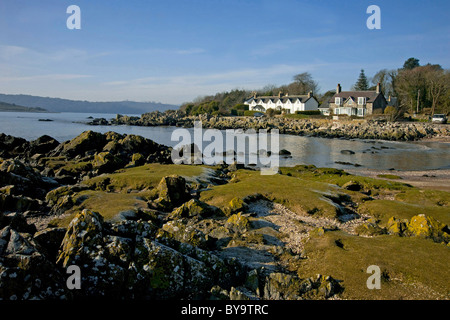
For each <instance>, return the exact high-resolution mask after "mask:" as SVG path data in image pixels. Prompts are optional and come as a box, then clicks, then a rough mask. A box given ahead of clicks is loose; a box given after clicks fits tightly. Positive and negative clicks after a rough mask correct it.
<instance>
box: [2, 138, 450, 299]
mask: <svg viewBox="0 0 450 320" xmlns="http://www.w3.org/2000/svg"><path fill="white" fill-rule="evenodd" d="M171 151H172V149H171V148H169V147H166V146H163V145H159V144H157V143H155V142H153V141H151V140H149V139H145V138H143V137H140V136H136V135H125V134H124V135H122V134H118V133H115V132H107V133H104V134H101V133H97V132H93V131H86V132H84V133H82V134H80V135H79V136H77V137H76V138H74V139H72V140H69V141H65V142H62V143H60V142H58V141H56V140H55V139H53V138H51V137H49V136H43V137H40V138H39V139H36V140H34V141H26V140H24V139H21V138H17V137H12V136H7V135H5V134H0V299H2V300H34V299H44V300H54V299H62V300H74V299H75V300H76V299H91V298H94V299H98V298H100V299H104V298H108V299H126V300H133V299H137V300H154V299H156V300H162V299H163V300H166V299H169V300H170V299H187V300H190V299H194V300H297V299H355V298H356V299H364V298H371V297H372V298H377V299H380V298H381V299H383V298H387V299H393V298H394V299H397V298H398V299H400V298H402V299H403V298H404V297H405V295H406V296H407V297H412V298H414V297H415V296H417V297H418V298H422V299H423V298H424V297H428V298H429V297H430V296H432V297H433V298H436V299H445V294H446V293H447V292H448V288H447V287H445V283H441V281H442V280H441V279H445V277H446V272H447V270H448V268H445V267H439V266H438V267H434V264H435V263H441V262H439V261H442V263H443V264H444V265H446V261H447V260H448V259H447V258H446V257H448V255H447V256H446V255H445V254H446V251H445V250H448V246H449V243H450V232H449V229H448V214H447V215H446V214H445V212H446V210H448V205H449V204H450V200H449V194H448V193H446V192H437V191H434V190H431V191H429V193H425V192H422V190H419V189H415V188H413V187H411V186H408V185H405V184H401V183H398V182H394V181H387V182H386V181H384V180H377V179H369V178H363V177H359V176H352V175H350V174H348V173H346V172H345V171H343V170H338V169H327V168H316V167H315V166H296V167H293V168H280V172H279V173H278V174H277V175H273V176H263V175H260V174H259V172H258V171H255V170H253V169H249V168H243V167H242V166H239V165H237V164H232V165H227V164H221V165H217V166H214V167H207V166H203V165H198V166H188V165H174V164H172V163H171V157H170V156H171ZM286 190H292V192H286ZM391 200H396V201H391ZM402 201H406V202H405V203H404V204H402ZM417 201H419V202H417ZM420 201H422V202H420ZM418 204H420V207H419V206H418ZM411 208H413V210H411ZM436 217H438V218H439V219H437V218H436ZM441 220H443V221H441ZM367 241H374V242H373V243H367ZM374 245H375V246H377V247H379V248H384V247H386V248H387V249H386V250H385V251H384V252H383V259H382V260H379V259H380V258H379V257H378V256H377V254H378V250H375V251H370V250H367V249H365V246H369V247H372V246H374ZM411 246H413V248H414V250H413V251H414V255H418V256H417V257H416V256H414V257H411V252H412V249H411V248H412V247H411ZM361 250H362V251H361ZM380 250H381V249H380ZM324 252H325V254H324ZM358 252H364V255H361V254H360V253H358ZM430 253H432V254H435V255H437V256H439V257H441V259H434V258H433V259H431V258H429V257H425V258H424V259H422V257H423V256H426V255H427V254H430ZM355 255H356V256H355ZM366 256H367V257H366ZM388 256H389V257H388ZM356 257H357V258H358V259H356ZM408 259H412V260H411V261H406V260H408ZM446 259H447V260H446ZM356 260H358V261H360V262H359V263H360V264H359V265H354V263H355V261H356ZM398 260H400V262H401V263H400V265H397V264H395V263H398ZM361 261H362V262H361ZM386 261H388V262H386ZM389 261H394V262H393V263H392V264H390V262H389ZM336 262H339V263H340V268H338V269H335V268H334V266H335V263H336ZM373 263H380V265H381V266H382V267H383V274H384V276H383V277H384V278H383V279H384V280H383V281H384V282H383V285H384V286H387V287H388V288H391V289H389V290H387V291H370V290H369V291H370V292H369V291H367V290H360V289H358V288H360V287H362V288H363V289H364V284H365V283H366V280H367V279H366V278H367V276H366V275H365V274H364V273H363V272H360V271H358V272H355V270H356V269H354V268H359V269H358V270H360V269H361V268H364V269H365V268H367V266H369V265H370V264H373ZM430 264H431V265H432V266H430ZM74 265H75V266H78V267H79V268H80V269H81V275H80V278H79V279H80V281H81V289H73V288H71V287H70V286H68V285H67V281H68V277H69V274H68V272H67V271H68V270H69V269H68V268H69V267H71V266H74ZM410 265H411V268H410V270H409V271H399V270H404V268H408V267H409V266H410ZM417 270H418V271H417ZM427 270H433V274H432V276H430V275H429V274H427V272H428V271H427ZM436 270H440V271H439V272H437V271H436ZM398 272H400V275H399V273H398ZM401 272H406V273H405V277H406V276H407V277H408V279H409V272H412V273H413V276H412V277H413V278H414V279H417V280H414V281H416V282H414V285H416V283H417V284H418V285H419V286H421V287H420V288H421V289H420V290H418V289H414V290H413V291H411V289H410V288H411V286H410V284H409V283H407V282H405V283H403V282H401V286H400V288H399V287H398V286H397V285H398V283H397V282H398V281H397V280H396V279H397V278H399V277H400V278H401V277H402V276H403V275H402V273H401ZM424 274H425V277H424V276H423V275H424ZM434 275H437V277H436V279H434V278H433V276H434ZM353 277H357V279H356V280H355V279H353ZM430 277H431V280H430ZM355 281H356V283H357V284H356V285H355ZM430 281H431V282H430ZM442 285H443V288H441V287H442ZM430 292H431V293H432V294H431V295H430ZM369 293H370V295H369ZM377 294H379V296H377ZM447 298H448V297H447Z"/></svg>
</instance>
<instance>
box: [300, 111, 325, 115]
mask: <svg viewBox="0 0 450 320" xmlns="http://www.w3.org/2000/svg"><path fill="white" fill-rule="evenodd" d="M295 114H304V115H307V116H320V115H321V114H322V113H321V112H320V110H307V111H295Z"/></svg>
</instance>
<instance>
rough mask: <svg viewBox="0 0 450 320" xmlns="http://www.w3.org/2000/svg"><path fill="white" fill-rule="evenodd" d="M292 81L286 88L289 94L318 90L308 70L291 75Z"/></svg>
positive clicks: (317, 85)
mask: <svg viewBox="0 0 450 320" xmlns="http://www.w3.org/2000/svg"><path fill="white" fill-rule="evenodd" d="M293 80H294V82H293V83H291V84H290V85H289V86H288V90H292V91H295V92H291V91H290V93H291V94H307V93H308V92H310V91H312V92H314V93H315V92H317V91H318V90H319V84H318V83H317V82H316V81H314V80H313V78H312V76H311V74H310V73H309V72H303V73H299V74H296V75H295V76H294V77H293Z"/></svg>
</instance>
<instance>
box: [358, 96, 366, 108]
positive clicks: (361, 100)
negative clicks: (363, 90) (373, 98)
mask: <svg viewBox="0 0 450 320" xmlns="http://www.w3.org/2000/svg"><path fill="white" fill-rule="evenodd" d="M358 104H359V105H360V106H363V105H365V104H366V98H365V97H358Z"/></svg>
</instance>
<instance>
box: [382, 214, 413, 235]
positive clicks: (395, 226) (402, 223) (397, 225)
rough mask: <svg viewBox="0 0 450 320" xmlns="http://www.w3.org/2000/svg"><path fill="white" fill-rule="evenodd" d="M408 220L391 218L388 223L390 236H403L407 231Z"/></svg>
mask: <svg viewBox="0 0 450 320" xmlns="http://www.w3.org/2000/svg"><path fill="white" fill-rule="evenodd" d="M407 225H408V219H397V218H395V217H391V218H390V219H389V221H388V222H387V225H386V227H387V231H388V233H390V234H396V235H403V233H404V232H405V230H406V229H407Z"/></svg>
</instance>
